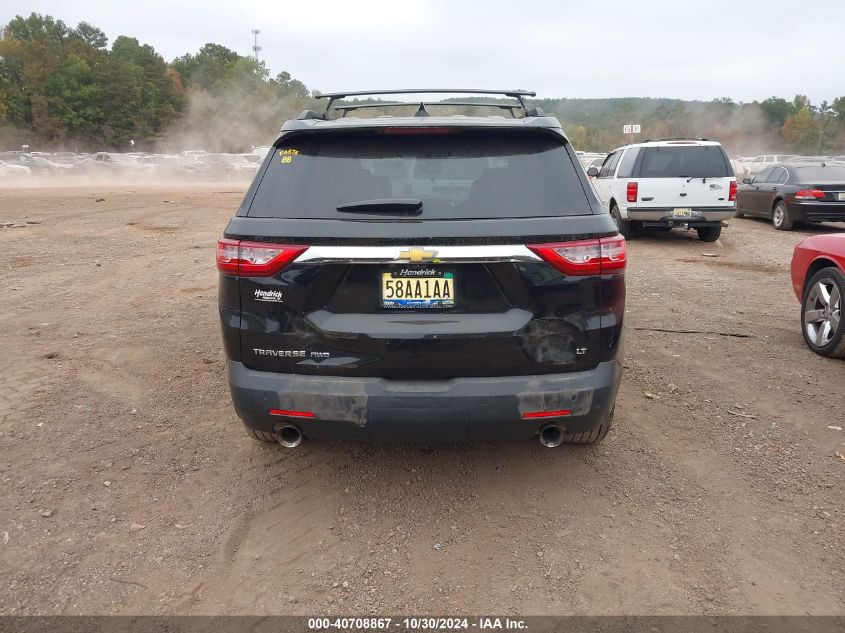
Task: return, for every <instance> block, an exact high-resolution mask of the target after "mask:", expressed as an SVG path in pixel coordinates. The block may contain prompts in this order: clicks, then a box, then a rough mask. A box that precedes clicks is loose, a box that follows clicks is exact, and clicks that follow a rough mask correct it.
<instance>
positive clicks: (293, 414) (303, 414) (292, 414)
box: [270, 409, 314, 418]
mask: <svg viewBox="0 0 845 633" xmlns="http://www.w3.org/2000/svg"><path fill="white" fill-rule="evenodd" d="M270 415H283V416H286V417H289V418H313V417H314V414H313V413H311V411H288V410H286V409H270Z"/></svg>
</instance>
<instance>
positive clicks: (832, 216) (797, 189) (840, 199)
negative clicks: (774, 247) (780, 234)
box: [736, 163, 845, 231]
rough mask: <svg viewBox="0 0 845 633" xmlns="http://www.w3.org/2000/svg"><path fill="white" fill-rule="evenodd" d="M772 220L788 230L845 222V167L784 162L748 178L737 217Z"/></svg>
mask: <svg viewBox="0 0 845 633" xmlns="http://www.w3.org/2000/svg"><path fill="white" fill-rule="evenodd" d="M746 215H750V216H758V217H762V218H767V219H771V221H772V224H774V227H775V228H776V229H779V230H781V231H788V230H789V229H791V228H792V227H793V225H794V224H795V223H796V222H845V164H843V163H784V164H781V165H772V166H771V167H767V168H766V169H764V170H763V171H761V172H760V173H759V174H757V175H756V176H755V177H754V178H753V179H751V178H745V179H744V180H743V181H742V184H741V185H740V187H739V191H738V192H737V196H736V217H738V218H741V217H743V216H746Z"/></svg>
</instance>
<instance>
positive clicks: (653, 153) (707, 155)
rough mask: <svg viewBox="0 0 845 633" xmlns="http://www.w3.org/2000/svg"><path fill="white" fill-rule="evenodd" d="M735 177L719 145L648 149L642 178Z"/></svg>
mask: <svg viewBox="0 0 845 633" xmlns="http://www.w3.org/2000/svg"><path fill="white" fill-rule="evenodd" d="M727 176H733V171H732V170H731V167H730V164H729V163H728V159H727V158H726V156H725V153H724V152H723V151H722V148H721V147H719V146H718V145H693V146H687V147H646V148H645V149H644V150H643V159H642V163H641V165H640V175H639V177H640V178H724V177H727Z"/></svg>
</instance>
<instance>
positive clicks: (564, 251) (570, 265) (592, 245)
mask: <svg viewBox="0 0 845 633" xmlns="http://www.w3.org/2000/svg"><path fill="white" fill-rule="evenodd" d="M528 248H530V249H531V250H532V251H534V252H535V253H537V254H538V255H539V256H540V257H542V258H543V259H544V260H545V261H547V262H548V263H549V264H551V265H552V266H554V267H555V268H557V269H558V270H559V271H560V272H562V273H564V274H566V275H599V274H602V273H613V272H621V271H623V270H625V264H626V262H627V259H628V252H627V248H626V246H625V238H624V237H622V236H621V235H615V236H613V237H600V238H597V239H593V240H580V241H578V242H559V243H556V244H529V245H528Z"/></svg>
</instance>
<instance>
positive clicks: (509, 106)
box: [334, 101, 522, 118]
mask: <svg viewBox="0 0 845 633" xmlns="http://www.w3.org/2000/svg"><path fill="white" fill-rule="evenodd" d="M412 106H413V107H415V108H418V109H417V113H416V114H415V115H414V116H427V115H428V111H427V110H426V108H429V107H432V106H454V107H456V108H469V107H473V108H498V109H499V110H507V111H509V112H510V114H511V116H512V117H513V118H516V113H515V112H514V110H516V109H522V106H520V105H519V104H518V103H495V102H491V103H485V102H481V101H381V102H378V103H360V104H358V103H355V104H350V105H339V106H335V108H334V109H335V110H337V111H339V112H343V116H344V117H345V116H346V115H347V114H349V113H350V112H354V111H355V110H362V109H364V108H401V107H412ZM423 112H424V113H425V114H421V113H423Z"/></svg>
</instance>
